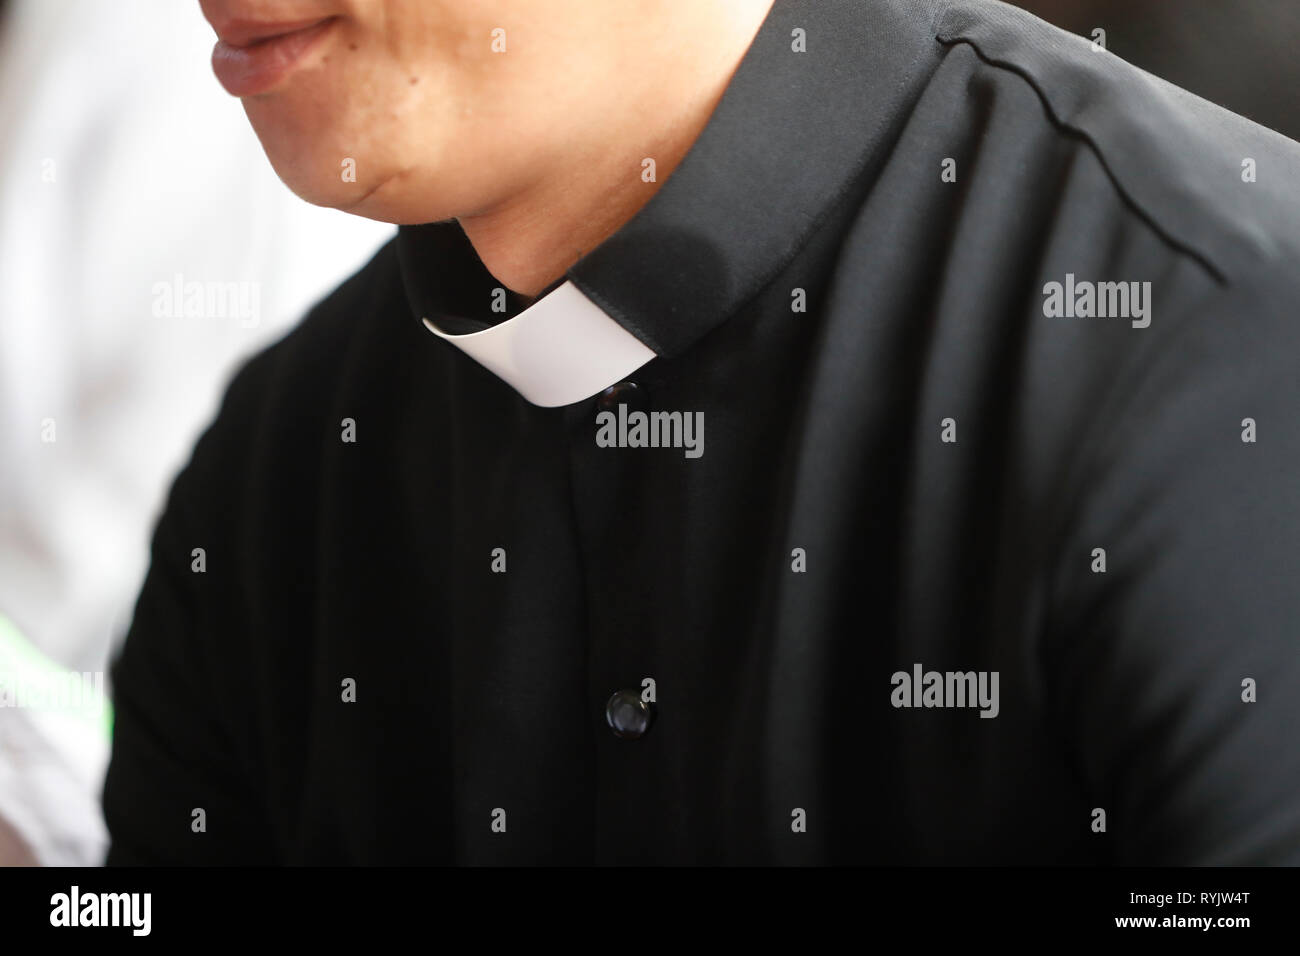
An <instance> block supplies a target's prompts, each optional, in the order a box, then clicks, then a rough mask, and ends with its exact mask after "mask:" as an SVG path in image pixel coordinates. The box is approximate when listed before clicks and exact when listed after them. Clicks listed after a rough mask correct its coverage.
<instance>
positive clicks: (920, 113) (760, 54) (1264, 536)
mask: <svg viewBox="0 0 1300 956" xmlns="http://www.w3.org/2000/svg"><path fill="white" fill-rule="evenodd" d="M640 172H641V170H640V169H634V170H629V176H630V177H637V176H639V175H640ZM1297 184H1300V146H1297V145H1296V144H1295V143H1292V142H1290V141H1289V140H1286V139H1284V138H1282V137H1280V136H1277V135H1275V134H1272V133H1270V132H1268V131H1267V130H1265V129H1262V128H1260V127H1257V126H1254V125H1252V124H1251V123H1249V122H1246V121H1244V120H1242V119H1239V118H1237V117H1235V116H1232V115H1230V114H1228V113H1225V112H1223V111H1221V110H1219V109H1217V108H1216V107H1214V106H1212V105H1210V104H1208V103H1206V102H1203V101H1201V100H1198V99H1196V98H1194V97H1192V96H1190V95H1188V94H1186V93H1184V92H1182V91H1180V90H1178V89H1175V88H1173V87H1171V86H1169V85H1167V84H1165V83H1162V82H1161V81H1159V80H1157V79H1155V78H1153V77H1151V76H1149V75H1147V74H1144V73H1142V72H1140V71H1138V70H1136V69H1134V68H1132V67H1130V66H1128V65H1127V64H1125V63H1123V62H1121V61H1119V60H1118V59H1116V58H1115V57H1113V56H1112V55H1110V54H1109V53H1107V52H1105V51H1104V50H1098V49H1094V48H1092V46H1091V43H1090V42H1089V41H1088V40H1087V39H1082V38H1079V37H1074V36H1070V35H1066V34H1064V33H1062V32H1059V31H1057V30H1055V29H1053V28H1051V27H1049V26H1047V25H1046V24H1044V23H1042V22H1041V21H1038V20H1036V19H1034V18H1032V17H1030V16H1029V15H1027V14H1024V13H1021V12H1018V11H1016V10H1013V9H1011V8H1009V7H1006V6H1002V5H1000V4H997V3H992V2H985V0H958V2H940V0H878V2H872V3H866V2H837V0H777V3H776V5H775V7H774V8H773V10H772V12H771V14H770V16H769V17H768V19H767V21H766V22H765V24H764V25H763V27H762V29H761V31H760V33H759V35H758V37H757V39H756V40H755V42H754V44H753V46H752V47H751V49H750V50H749V52H748V53H747V55H746V57H745V59H744V61H743V62H742V64H741V66H740V68H739V70H738V72H737V74H736V75H735V77H734V79H733V81H732V82H731V84H730V87H729V88H728V90H727V92H726V94H725V96H724V98H723V99H722V101H721V103H720V105H719V107H718V109H717V111H716V112H715V114H714V115H713V117H712V118H711V120H710V122H709V124H708V126H707V128H706V129H705V130H704V132H703V134H702V136H701V137H700V138H699V140H698V141H697V142H696V144H695V145H694V147H693V148H692V149H691V150H690V152H689V153H688V155H687V156H686V157H685V159H684V161H683V162H682V163H681V165H680V166H679V167H678V168H677V169H676V170H675V171H674V172H673V173H672V175H671V176H670V177H669V178H668V180H667V181H666V182H664V183H663V184H662V188H661V189H660V191H659V192H658V193H657V194H656V195H655V196H654V197H653V198H652V199H651V200H650V202H649V203H648V204H647V205H646V206H645V207H644V208H643V209H642V211H641V212H640V213H639V214H638V215H637V216H636V217H635V218H633V219H632V220H631V221H630V222H629V223H627V224H626V225H625V226H624V227H622V228H621V229H620V230H619V231H618V232H617V233H616V234H615V235H613V236H612V237H611V238H610V239H608V240H607V241H606V242H604V243H603V244H602V245H601V246H600V247H599V248H597V249H595V250H592V251H590V252H589V253H588V254H587V255H586V256H584V257H583V258H582V259H581V260H580V261H579V262H578V263H577V264H576V265H575V266H574V267H573V268H572V269H571V270H569V272H568V274H567V276H566V277H565V278H564V280H563V282H562V283H560V284H557V286H556V287H554V288H553V289H552V290H550V291H548V293H547V294H546V295H544V296H542V297H541V298H540V299H539V300H538V301H537V302H536V303H535V304H533V305H531V306H530V307H529V308H522V306H523V303H522V302H521V301H520V300H518V299H517V297H515V296H514V295H513V293H507V292H505V291H504V290H501V291H498V289H499V286H500V284H499V283H498V282H496V281H495V280H494V279H493V278H492V276H491V275H490V274H489V273H488V272H487V271H486V269H485V268H484V267H483V265H482V264H481V263H480V262H479V260H478V259H477V257H476V256H475V254H474V251H473V249H472V247H471V246H470V245H469V244H468V243H467V241H466V240H465V237H464V235H463V233H462V232H461V231H460V229H459V227H458V226H457V225H456V224H455V223H454V222H448V223H443V224H434V225H428V226H422V227H418V228H403V229H401V230H400V234H399V236H398V238H397V239H396V240H395V241H394V242H393V243H392V244H390V245H389V246H387V247H385V248H384V249H383V250H381V251H380V252H379V253H378V255H377V256H376V257H375V258H374V260H373V261H372V262H371V263H370V264H369V265H368V266H367V267H366V268H365V269H363V270H362V271H361V272H360V273H359V274H358V275H357V276H355V277H354V278H352V279H351V280H349V281H348V282H347V283H346V284H344V285H343V286H342V287H341V288H340V289H339V290H338V291H337V292H336V293H334V294H333V295H332V296H331V297H330V298H329V299H328V300H326V301H325V302H324V303H322V304H321V305H320V306H319V307H317V308H316V309H315V310H313V311H312V313H311V314H310V315H309V316H308V317H307V318H306V320H305V321H304V322H303V323H302V324H301V325H300V326H299V327H298V328H296V329H295V330H293V331H292V332H291V333H290V334H289V335H288V336H287V337H286V338H284V339H283V340H282V341H280V342H279V343H278V344H276V345H274V346H273V347H271V348H269V349H268V350H266V351H265V352H263V353H262V354H260V355H258V356H257V357H255V358H254V359H253V360H252V361H250V362H249V363H248V364H247V365H246V366H245V367H244V368H243V369H242V371H241V372H240V373H239V374H238V376H237V377H236V378H235V379H234V381H233V383H232V384H231V386H230V388H229V392H228V394H227V397H226V399H225V401H224V405H223V407H222V409H221V412H220V414H219V416H218V417H217V419H216V420H215V422H214V423H213V424H212V425H211V427H210V428H209V429H208V431H207V432H206V434H205V435H204V436H203V438H202V439H201V441H200V442H199V444H198V446H197V448H196V450H195V452H194V456H193V459H192V461H191V463H190V464H189V465H188V467H186V468H185V469H184V471H183V472H182V473H181V475H180V476H179V478H178V479H177V481H176V483H175V485H174V488H173V490H172V492H171V495H170V499H169V503H168V505H167V507H166V511H165V514H164V516H163V517H162V519H161V520H160V523H159V525H158V528H157V531H156V535H155V541H154V545H153V562H152V568H151V571H150V573H149V576H148V579H147V582H146V584H145V586H144V589H143V592H142V594H141V596H140V599H139V602H138V605H137V608H136V613H135V617H134V621H133V624H132V627H131V630H130V633H129V635H128V637H127V640H126V643H125V647H124V650H123V652H122V654H121V656H120V658H119V660H118V661H117V663H116V665H115V668H114V671H113V679H114V687H115V695H116V700H115V704H116V715H117V723H116V730H115V739H114V746H113V757H112V763H111V767H110V771H109V775H108V780H107V785H106V789H105V795H104V801H105V810H106V815H107V819H108V823H109V827H110V830H111V834H112V841H113V842H112V850H111V852H110V857H109V859H110V862H121V863H126V862H178V863H213V862H232V861H245V862H268V863H324V862H345V863H376V862H394V863H400V862H420V863H452V862H457V863H503V864H505V863H538V862H554V863H591V862H594V863H650V862H680V863H810V862H811V863H816V862H864V863H1007V862H1015V863H1034V862H1038V863H1075V862H1078V863H1089V862H1095V863H1107V862H1112V863H1210V864H1228V863H1233V864H1235V863H1281V862H1288V863H1300V747H1298V746H1297V733H1298V731H1300V694H1297V692H1296V688H1297V687H1300V480H1298V475H1300V376H1298V375H1297V367H1298V366H1300V361H1298V357H1300V327H1298V326H1297V320H1296V310H1297V302H1300V281H1298V279H1297V275H1298V274H1300V270H1297V263H1300V201H1298V200H1297V189H1298V186H1297ZM553 297H554V298H553ZM501 308H504V311H499V310H500V309H501ZM426 320H427V322H426ZM435 333H436V334H435ZM484 349H486V350H487V352H484ZM476 350H477V351H476ZM487 353H490V354H487ZM480 363H483V364H480ZM524 392H527V393H528V394H529V396H530V397H531V400H530V399H529V398H526V397H525V396H524V394H523V393H524ZM655 413H658V414H657V415H656V414H655ZM674 416H675V417H674ZM693 451H698V452H699V454H693ZM200 810H201V811H202V813H201V814H200V813H198V811H200ZM200 824H201V825H200Z"/></svg>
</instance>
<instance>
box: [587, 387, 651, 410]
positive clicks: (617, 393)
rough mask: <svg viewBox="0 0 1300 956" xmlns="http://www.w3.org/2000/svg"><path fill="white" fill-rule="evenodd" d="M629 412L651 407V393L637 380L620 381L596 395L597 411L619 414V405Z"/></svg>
mask: <svg viewBox="0 0 1300 956" xmlns="http://www.w3.org/2000/svg"><path fill="white" fill-rule="evenodd" d="M620 405H626V406H627V410H628V411H629V412H638V411H639V412H644V411H646V410H648V409H649V407H650V395H649V394H648V393H647V392H646V390H645V389H644V388H643V387H642V386H640V385H638V384H637V383H636V382H619V383H618V384H617V385H611V386H610V387H609V388H607V389H605V390H604V391H603V392H601V393H600V394H599V395H597V396H596V411H598V412H614V413H615V414H618V406H620Z"/></svg>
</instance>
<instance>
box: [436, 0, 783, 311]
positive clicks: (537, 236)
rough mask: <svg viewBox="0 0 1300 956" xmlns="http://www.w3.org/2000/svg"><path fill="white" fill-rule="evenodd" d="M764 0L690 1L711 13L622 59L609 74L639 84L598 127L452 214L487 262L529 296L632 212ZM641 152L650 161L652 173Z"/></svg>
mask: <svg viewBox="0 0 1300 956" xmlns="http://www.w3.org/2000/svg"><path fill="white" fill-rule="evenodd" d="M770 6H771V0H737V2H735V3H732V4H725V3H720V4H701V5H699V6H698V7H695V10H696V11H697V12H698V11H700V10H705V11H710V14H709V15H711V16H712V17H713V18H714V19H715V20H716V21H718V22H706V23H700V24H696V23H688V24H680V23H679V24H676V35H677V37H678V38H679V39H678V40H677V41H676V42H677V44H678V45H677V47H676V48H675V49H673V50H672V51H671V52H670V53H667V54H665V58H664V59H661V60H659V61H658V62H650V63H641V62H629V63H628V66H627V69H626V70H625V71H622V75H621V76H620V77H618V78H613V77H611V78H610V80H611V82H615V80H616V79H617V80H618V81H620V82H623V83H625V84H626V83H629V82H631V83H633V84H639V85H635V86H633V87H632V88H630V89H628V90H627V91H626V92H627V95H626V97H623V98H622V99H621V102H620V104H619V107H618V108H617V109H613V110H610V111H609V112H610V114H611V115H608V116H602V117H599V119H600V120H601V122H600V123H599V124H593V126H592V128H593V130H595V129H598V130H599V135H597V136H593V137H592V141H590V142H585V143H575V144H573V146H572V148H570V149H568V150H567V151H566V153H565V155H563V156H561V157H559V158H558V159H557V160H556V161H555V162H554V163H551V164H543V165H542V167H541V168H540V169H539V171H538V173H539V174H538V176H537V177H536V178H535V180H534V181H533V182H532V183H531V184H530V185H529V187H528V188H525V189H521V190H520V191H518V192H517V193H515V194H513V195H511V196H509V197H508V198H506V199H505V200H503V201H502V202H500V203H498V204H496V205H495V206H493V207H492V208H490V209H486V210H483V211H481V212H478V213H475V214H473V215H466V216H461V217H458V221H459V222H460V225H461V227H462V228H463V229H464V230H465V234H466V236H467V237H468V238H469V240H470V242H471V243H473V245H474V249H475V251H476V252H477V253H478V256H479V258H480V259H482V260H483V264H484V265H485V266H486V267H487V268H488V271H489V272H491V273H492V275H493V276H495V277H496V278H497V279H498V280H499V281H500V282H501V283H502V284H503V285H504V286H506V288H508V289H511V290H512V291H514V292H516V293H518V294H520V295H522V296H524V297H525V301H527V302H531V300H532V298H534V297H535V296H537V294H538V293H539V292H541V291H542V290H544V289H545V288H546V287H547V286H548V285H550V284H551V283H552V282H554V281H555V280H557V279H558V278H560V277H561V276H562V275H564V273H565V271H566V270H568V268H569V267H570V266H571V265H573V264H574V263H575V262H577V261H578V260H579V259H580V258H581V257H582V256H583V255H584V254H585V253H586V252H588V251H590V250H592V249H594V248H596V246H598V245H599V244H600V243H601V242H603V241H604V240H605V239H606V238H608V237H609V236H611V235H612V234H613V233H614V232H616V231H617V230H618V229H619V228H620V227H621V226H622V225H623V224H624V223H626V222H627V221H628V220H629V219H631V218H632V217H633V216H634V215H635V214H636V213H637V211H638V210H640V209H641V207H642V206H644V205H645V204H646V203H647V202H648V201H649V200H650V197H651V196H653V195H654V194H655V192H656V191H657V190H658V189H659V187H660V186H662V185H663V183H664V180H666V179H667V178H668V176H669V175H670V174H671V173H672V171H673V170H674V169H676V168H677V166H678V164H679V163H680V162H681V160H682V158H683V157H684V156H685V155H686V153H687V152H688V151H689V150H690V148H691V146H692V144H694V142H695V140H696V139H697V138H698V137H699V135H700V132H701V131H702V130H703V129H704V127H705V125H706V124H707V123H708V120H709V117H710V116H711V115H712V114H713V110H714V108H715V107H716V106H717V104H718V100H719V99H720V98H721V97H722V93H723V91H724V90H725V89H726V87H727V84H728V83H729V82H730V80H731V77H732V75H733V74H734V72H735V69H736V67H737V66H738V65H739V63H740V60H741V59H742V57H743V56H744V54H745V51H746V50H748V49H749V45H750V43H751V42H752V41H753V38H754V35H755V34H756V33H757V32H758V29H759V27H760V26H761V24H762V22H763V19H764V18H765V17H766V15H767V12H768V10H769V9H770ZM683 37H684V38H691V37H694V38H695V39H680V38H683ZM651 55H652V56H653V55H654V54H651ZM629 78H631V80H630V81H629ZM646 160H653V161H654V169H653V171H654V177H653V179H652V180H650V177H649V173H648V172H647V164H646V162H645V161H646ZM648 180H649V181H648Z"/></svg>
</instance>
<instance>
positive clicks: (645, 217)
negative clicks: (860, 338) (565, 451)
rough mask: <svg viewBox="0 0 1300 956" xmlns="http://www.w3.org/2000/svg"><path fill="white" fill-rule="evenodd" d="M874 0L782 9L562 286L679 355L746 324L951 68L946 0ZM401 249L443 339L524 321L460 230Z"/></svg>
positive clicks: (409, 278)
mask: <svg viewBox="0 0 1300 956" xmlns="http://www.w3.org/2000/svg"><path fill="white" fill-rule="evenodd" d="M861 3H862V0H776V3H775V4H774V6H773V7H772V10H771V12H770V13H769V14H768V17H767V19H766V20H765V21H764V23H763V25H762V27H761V28H760V30H759V32H758V34H757V36H756V37H755V39H754V42H753V43H752V44H751V46H750V48H749V50H748V51H747V52H746V54H745V56H744V58H743V59H742V61H741V63H740V65H739V67H738V68H737V70H736V73H735V75H734V76H733V78H732V80H731V83H730V84H729V85H728V88H727V90H726V92H725V93H724V94H723V96H722V99H721V101H720V102H719V104H718V106H717V108H716V109H715V111H714V113H713V115H712V117H711V118H710V120H709V122H708V124H707V125H706V127H705V129H704V131H703V132H702V133H701V135H700V136H699V138H698V139H697V140H696V142H695V144H694V145H693V146H692V147H691V149H690V150H689V151H688V152H687V154H686V156H685V157H684V158H683V160H682V162H681V163H680V164H679V165H678V167H677V169H675V170H674V171H673V173H672V174H671V175H670V176H669V178H668V180H667V181H666V182H664V184H663V185H662V187H661V188H660V189H659V191H658V192H657V193H656V194H655V195H654V196H653V197H652V198H651V199H650V200H649V202H648V203H647V204H646V205H645V206H644V207H643V208H642V209H641V210H640V211H639V212H638V213H637V214H636V215H635V216H634V217H633V218H632V219H631V220H629V221H628V222H627V223H625V224H624V225H623V226H622V227H621V228H620V229H619V230H618V231H617V232H616V233H614V234H613V235H612V236H610V237H609V238H608V239H606V240H605V241H604V242H603V243H602V244H601V245H600V246H599V247H598V248H596V249H594V250H592V251H591V252H589V253H588V254H587V255H586V256H584V257H583V258H582V259H580V260H579V261H578V262H577V263H575V264H574V265H573V266H572V267H571V268H570V269H569V270H568V272H567V274H566V275H565V276H564V277H563V278H562V279H561V280H558V281H557V283H555V284H554V285H553V286H552V287H551V290H548V291H553V290H555V289H558V288H559V287H560V286H562V285H564V284H566V283H572V286H573V287H574V288H576V290H578V291H579V292H581V293H582V295H583V296H585V298H586V299H588V300H590V302H591V303H594V304H595V305H596V306H597V307H598V308H599V309H600V310H601V311H603V312H604V313H605V314H606V315H607V316H608V317H609V318H610V319H612V320H613V321H614V322H616V323H617V324H618V325H619V326H620V327H621V328H622V329H624V330H626V331H627V332H629V333H631V335H632V336H634V337H635V338H636V339H638V340H639V341H640V342H641V343H643V344H644V345H645V346H647V347H648V348H649V349H650V350H652V351H653V353H654V354H656V355H660V356H664V357H669V358H671V357H673V356H675V355H678V354H680V353H681V352H683V351H685V350H686V349H688V348H690V347H691V346H692V345H693V344H694V343H695V342H696V341H697V340H698V339H700V338H701V337H702V336H704V335H705V334H707V333H708V332H709V331H711V330H712V329H713V328H715V327H717V326H718V325H719V324H721V323H722V322H724V321H725V320H727V319H728V318H730V317H731V316H732V315H734V314H736V313H737V312H738V311H739V310H740V309H741V308H742V307H743V306H744V304H745V303H746V302H747V301H749V300H750V299H751V298H752V297H753V296H755V295H756V294H757V293H758V292H759V290H761V289H762V288H763V286H764V285H765V284H767V283H768V282H769V281H771V279H772V278H773V277H774V276H775V275H776V274H777V273H778V271H779V270H780V269H781V268H782V267H783V266H784V265H785V264H786V263H788V262H789V261H790V259H791V258H793V256H794V255H795V253H796V252H797V250H798V249H799V247H800V246H801V245H802V244H803V242H804V241H805V240H806V239H807V238H808V236H809V235H810V234H811V233H812V231H813V230H814V229H815V227H816V226H817V225H818V223H819V222H820V220H821V219H822V217H823V216H824V215H825V214H826V213H827V212H829V211H830V210H831V209H832V207H833V206H834V204H835V202H836V200H837V199H838V198H839V197H840V196H841V195H842V194H844V193H846V192H848V191H849V189H848V187H849V186H850V184H851V183H852V182H853V181H855V180H856V179H858V178H859V177H869V176H872V175H874V173H875V172H876V171H877V170H878V168H879V166H880V164H881V163H882V162H883V160H884V159H885V156H886V154H887V153H888V149H889V144H890V142H891V141H892V137H893V135H894V133H895V131H896V129H897V128H898V127H899V126H900V125H901V123H902V121H903V120H905V118H906V116H907V113H908V112H909V111H910V108H911V101H912V97H913V95H914V94H913V90H914V89H915V88H916V87H917V85H918V84H917V83H915V82H913V81H914V80H916V79H917V78H918V76H920V75H921V74H923V72H924V68H925V67H926V66H927V65H930V66H932V65H933V63H934V62H936V61H937V57H938V50H939V47H938V44H937V43H936V42H935V31H934V29H933V22H934V20H935V19H936V17H937V15H938V12H939V9H940V8H941V7H942V6H943V5H944V4H943V2H942V0H887V2H876V3H872V4H871V5H870V6H871V12H870V15H869V16H867V17H864V16H863V13H862V9H861ZM864 27H865V28H864ZM798 31H802V36H803V45H804V51H803V52H800V51H799V50H798V49H797V47H798V46H799V38H800V34H799V32H798ZM936 170H937V166H936ZM921 174H922V173H921V172H919V171H918V175H921ZM934 175H936V176H937V175H938V173H937V171H936V172H935V173H934ZM398 245H399V257H400V261H401V264H402V272H403V279H404V282H405V284H406V290H407V295H408V298H409V300H410V302H411V306H412V310H413V312H414V313H415V314H416V316H417V318H419V319H425V318H428V319H429V320H430V322H431V323H432V324H434V325H436V327H437V328H439V329H441V330H442V331H443V332H446V333H452V334H453V335H456V334H463V333H472V332H475V331H481V330H483V329H486V328H487V327H489V326H491V325H495V324H498V323H501V322H502V321H503V320H504V321H511V320H512V318H511V317H518V316H519V315H520V313H521V312H523V311H524V310H523V309H522V304H523V303H522V300H521V299H520V298H519V297H518V296H516V295H515V294H514V293H512V292H509V291H506V292H505V293H504V294H505V296H506V306H507V307H506V310H505V312H504V313H495V314H494V313H492V312H491V308H490V303H491V301H492V290H493V289H494V288H498V287H500V285H501V284H500V283H499V282H498V281H497V280H496V279H495V278H493V277H492V275H491V274H490V273H489V272H488V271H487V269H486V268H485V267H484V266H483V264H482V262H481V261H480V260H479V258H478V256H477V255H476V254H475V252H474V250H473V247H472V246H471V245H470V243H469V241H468V240H467V239H466V238H465V235H464V233H463V231H462V230H461V229H460V227H459V225H458V224H457V223H455V222H454V221H449V222H445V223H435V224H431V225H425V226H403V227H402V228H401V229H400V230H399V235H398ZM547 298H550V296H547V295H543V296H540V297H539V298H538V299H537V300H536V302H534V303H533V305H532V306H531V307H530V310H531V309H537V308H538V307H539V306H542V305H543V304H544V303H545V300H546V299H547ZM448 341H452V342H453V344H459V343H457V342H456V341H455V339H454V338H452V339H448ZM631 370H632V369H628V370H627V371H625V372H623V373H617V374H619V375H620V376H621V375H623V374H627V372H630V371H631ZM494 371H498V374H501V372H500V371H499V370H496V369H494ZM611 374H615V373H611ZM507 380H508V381H509V378H508V377H507ZM614 381H617V378H615V379H614ZM512 384H516V383H513V382H512ZM605 384H613V382H612V381H611V382H606V383H605ZM516 387H518V386H517V384H516ZM602 387H603V386H602ZM595 391H599V388H596V389H595ZM593 394H594V392H593ZM582 397H585V396H577V397H573V398H571V399H570V400H571V401H577V400H579V399H580V398H582Z"/></svg>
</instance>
